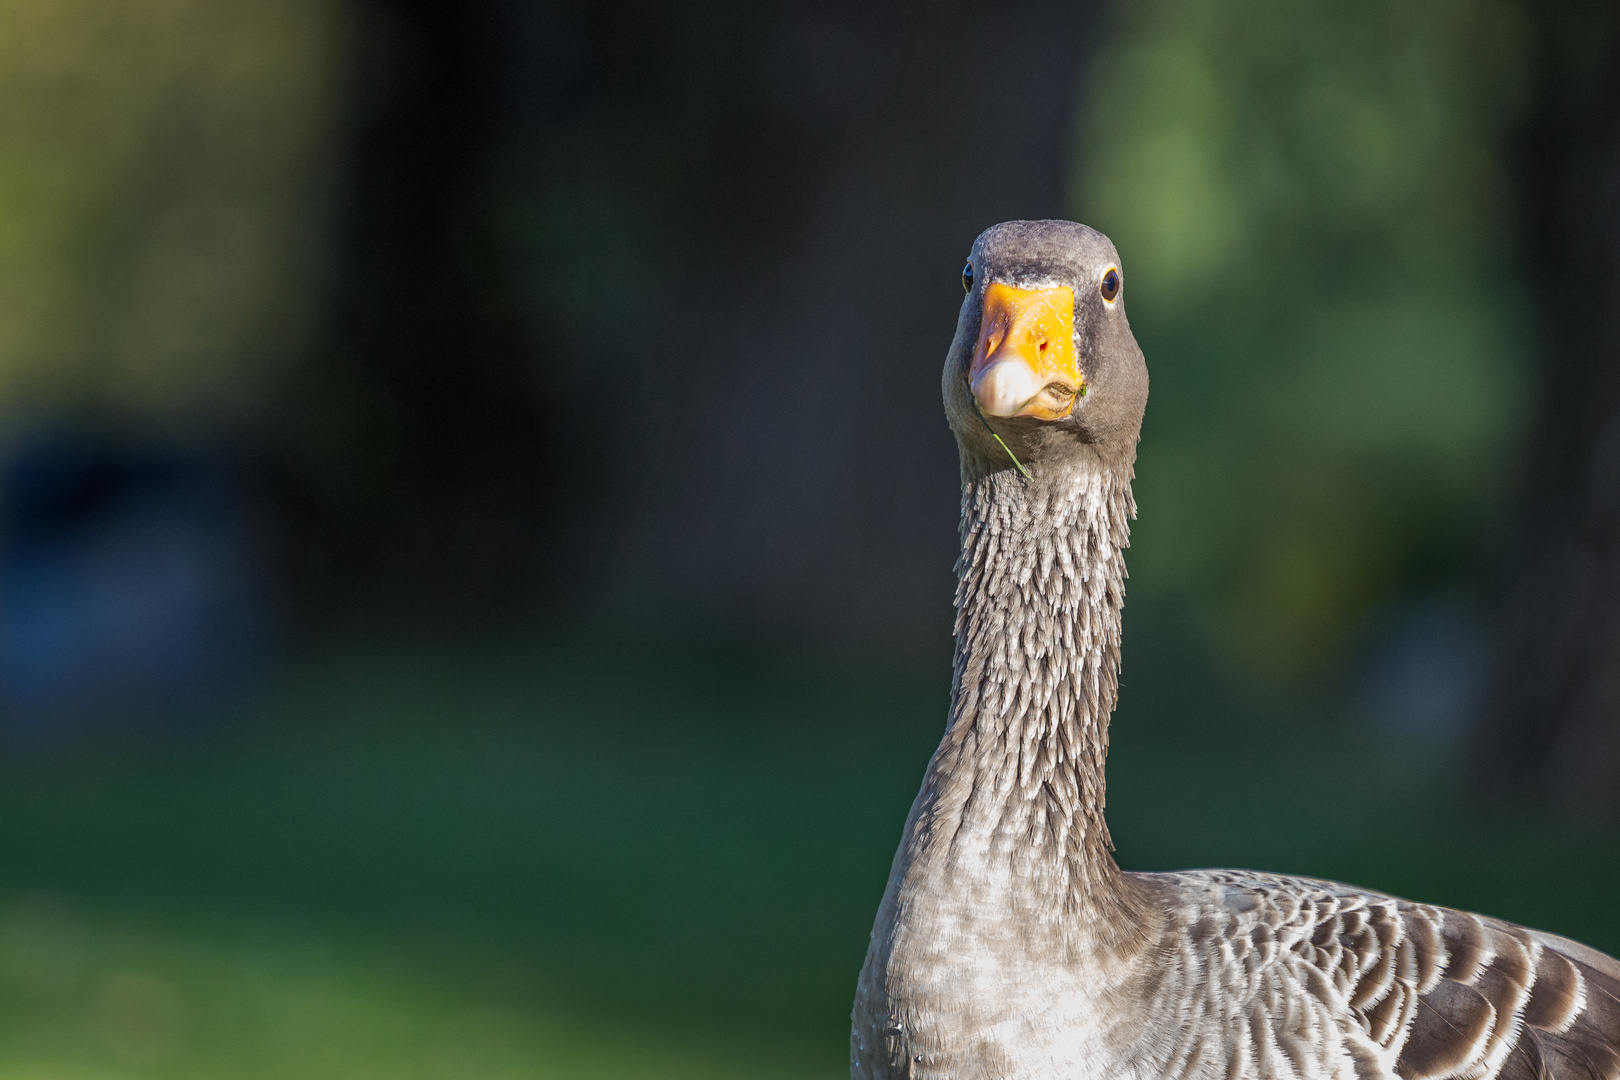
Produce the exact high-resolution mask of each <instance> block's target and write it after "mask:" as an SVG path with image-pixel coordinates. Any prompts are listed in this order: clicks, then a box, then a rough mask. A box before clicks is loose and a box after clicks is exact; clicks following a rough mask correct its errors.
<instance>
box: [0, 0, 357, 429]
mask: <svg viewBox="0 0 1620 1080" xmlns="http://www.w3.org/2000/svg"><path fill="white" fill-rule="evenodd" d="M345 35H346V28H345V24H344V20H343V18H342V9H341V8H340V7H339V5H337V4H336V3H333V2H332V0H286V2H278V3H274V4H256V3H252V2H248V0H164V2H155V0H137V2H130V3H117V4H104V3H96V2H94V0H0V405H8V406H11V407H12V409H13V411H15V408H16V407H17V406H18V405H19V404H21V405H24V406H28V407H33V408H43V409H46V410H49V411H53V412H56V411H62V410H67V411H74V410H86V409H89V410H96V411H99V412H101V413H103V414H106V413H111V414H113V415H114V416H120V415H122V416H128V415H130V414H132V413H133V414H136V415H146V416H148V417H150V416H153V415H156V416H163V415H166V414H174V413H176V412H179V413H185V412H195V411H197V410H198V409H204V410H208V411H218V410H225V411H229V412H241V411H243V410H253V409H257V408H259V407H260V406H262V404H263V402H264V397H265V392H266V390H267V388H268V387H269V386H270V385H271V380H273V379H274V378H275V377H276V376H277V375H279V374H281V372H282V369H283V368H284V366H285V365H286V364H288V363H289V362H291V361H293V360H294V359H296V358H297V357H298V356H299V354H300V351H301V350H304V349H307V348H308V347H309V345H310V343H311V342H312V340H314V338H315V336H316V334H317V333H318V332H319V331H320V330H321V329H322V327H321V325H320V320H321V317H322V315H323V311H322V307H321V301H322V300H323V299H324V298H325V297H324V293H323V286H324V285H325V284H326V283H327V279H328V277H329V275H330V266H329V258H328V256H329V247H330V245H331V242H332V237H331V225H332V221H331V217H332V213H331V211H332V195H333V193H334V190H335V188H334V180H335V177H333V176H332V175H331V173H332V154H331V150H332V141H333V139H334V138H335V137H336V136H337V135H338V134H339V130H340V127H341V121H342V111H343V110H342V99H343V93H342V91H343V85H342V84H343V68H342V59H343V55H342V54H343V48H344V44H345V41H346V36H345Z"/></svg>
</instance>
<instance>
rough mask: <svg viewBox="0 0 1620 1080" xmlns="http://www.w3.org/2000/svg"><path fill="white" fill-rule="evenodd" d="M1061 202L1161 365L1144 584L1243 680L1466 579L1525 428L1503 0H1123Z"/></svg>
mask: <svg viewBox="0 0 1620 1080" xmlns="http://www.w3.org/2000/svg"><path fill="white" fill-rule="evenodd" d="M1109 26H1110V29H1111V35H1110V36H1109V37H1108V38H1106V39H1105V41H1106V45H1105V47H1104V48H1103V51H1102V53H1101V55H1100V56H1099V57H1098V59H1097V62H1096V64H1095V66H1094V68H1093V70H1092V72H1091V76H1090V92H1089V96H1088V98H1087V99H1086V108H1085V109H1084V111H1083V113H1082V116H1081V121H1082V127H1081V134H1080V137H1079V139H1078V140H1077V144H1078V146H1079V147H1080V150H1081V152H1080V156H1079V168H1078V170H1077V173H1076V176H1077V187H1076V194H1077V200H1076V202H1077V207H1078V209H1079V213H1080V215H1081V217H1082V219H1083V220H1087V221H1089V222H1091V223H1093V224H1095V225H1097V226H1098V227H1100V228H1102V229H1103V230H1104V231H1106V232H1108V233H1109V234H1110V235H1111V236H1112V237H1113V238H1114V239H1115V241H1116V242H1117V243H1118V245H1119V248H1120V250H1121V252H1122V254H1123V258H1124V261H1125V267H1126V281H1127V286H1126V288H1127V291H1128V294H1129V295H1130V296H1131V301H1130V310H1131V313H1132V318H1133V325H1134V327H1135V328H1136V330H1137V333H1138V336H1139V337H1140V339H1141V340H1142V342H1143V345H1144V348H1145V350H1146V352H1147V355H1148V359H1149V363H1150V366H1151V367H1152V371H1153V380H1154V387H1153V400H1152V405H1151V408H1150V409H1149V411H1148V419H1147V427H1146V432H1145V435H1144V441H1143V445H1142V451H1141V460H1140V465H1139V469H1138V473H1139V476H1140V484H1139V496H1140V498H1141V501H1142V504H1143V509H1144V516H1143V520H1142V523H1141V525H1140V527H1139V529H1138V530H1137V534H1136V543H1135V550H1134V553H1133V563H1132V569H1133V571H1134V576H1133V579H1132V581H1133V589H1134V590H1136V595H1137V596H1139V597H1140V596H1143V595H1148V596H1153V595H1161V596H1163V595H1169V596H1174V597H1179V598H1181V600H1182V601H1185V602H1186V603H1187V604H1188V606H1189V607H1190V609H1191V611H1192V614H1193V617H1194V619H1195V620H1196V621H1197V622H1198V623H1199V624H1200V625H1202V627H1203V628H1204V631H1205V635H1204V636H1205V638H1206V640H1207V641H1208V643H1209V644H1210V646H1211V648H1212V649H1213V652H1214V655H1215V656H1216V657H1217V658H1218V664H1219V666H1220V667H1221V668H1222V669H1223V670H1224V671H1225V672H1226V673H1227V674H1229V675H1230V676H1231V677H1232V678H1233V679H1234V681H1235V682H1236V684H1237V685H1238V686H1239V687H1240V688H1241V689H1242V691H1243V692H1244V693H1249V694H1252V693H1256V692H1258V693H1261V694H1263V695H1265V694H1270V695H1277V696H1281V697H1284V698H1286V697H1289V696H1291V695H1293V694H1295V693H1298V692H1301V691H1310V690H1313V689H1315V690H1320V689H1321V688H1322V687H1323V686H1325V685H1329V684H1330V682H1331V680H1332V679H1334V678H1337V677H1340V676H1341V675H1342V673H1343V671H1344V669H1345V662H1346V657H1347V656H1348V655H1349V653H1350V651H1351V649H1352V648H1353V646H1354V643H1355V640H1356V638H1357V636H1358V635H1359V634H1362V633H1364V632H1365V626H1366V624H1367V619H1368V618H1369V616H1370V615H1371V614H1372V613H1374V612H1376V611H1377V609H1378V608H1379V607H1380V605H1383V604H1387V603H1388V602H1389V601H1390V599H1391V598H1392V597H1396V596H1398V595H1400V594H1402V593H1406V594H1411V593H1412V592H1423V591H1428V592H1435V591H1439V590H1444V589H1446V588H1448V587H1456V586H1457V584H1458V583H1459V582H1462V581H1465V580H1466V578H1467V577H1468V575H1469V574H1470V573H1471V572H1472V570H1473V569H1474V567H1475V565H1476V563H1477V562H1478V560H1479V559H1480V557H1481V555H1482V553H1483V550H1484V548H1485V546H1486V544H1487V542H1488V539H1489V535H1490V528H1489V526H1490V523H1491V521H1492V520H1493V517H1494V515H1495V514H1497V513H1498V512H1499V508H1500V505H1501V501H1502V497H1503V494H1504V490H1505V488H1507V487H1508V485H1507V484H1505V483H1504V479H1503V478H1504V475H1511V473H1512V470H1513V467H1514V462H1515V457H1516V454H1517V451H1518V448H1519V446H1520V445H1521V444H1520V433H1521V431H1522V428H1523V424H1522V417H1523V412H1524V407H1523V402H1524V400H1525V399H1526V396H1527V391H1526V389H1525V381H1526V378H1525V377H1526V364H1527V362H1526V351H1525V341H1526V338H1527V334H1528V324H1529V322H1530V319H1531V307H1530V305H1529V304H1528V303H1525V302H1521V299H1522V298H1523V297H1524V296H1525V292H1524V283H1525V282H1526V281H1527V278H1526V277H1525V275H1524V273H1523V268H1522V267H1521V266H1520V265H1519V264H1518V262H1517V259H1518V255H1519V251H1520V248H1519V236H1518V234H1517V232H1516V230H1515V222H1516V215H1515V206H1514V202H1513V187H1512V180H1513V174H1512V171H1511V164H1510V161H1509V160H1508V155H1507V154H1506V151H1505V149H1504V147H1505V142H1504V140H1505V137H1506V135H1507V133H1508V132H1509V131H1510V130H1511V128H1512V125H1514V124H1515V123H1517V122H1518V121H1519V120H1520V119H1521V117H1522V106H1521V101H1522V98H1523V95H1524V92H1525V89H1526V86H1527V79H1528V77H1529V71H1530V64H1531V57H1530V56H1529V55H1528V50H1527V49H1526V47H1525V45H1524V26H1525V17H1524V15H1523V13H1522V12H1521V11H1520V10H1519V9H1517V8H1515V7H1514V6H1512V5H1511V4H1508V3H1506V2H1504V0H1444V2H1440V3H1433V4H1417V5H1413V4H1405V3H1400V2H1399V0H1374V2H1370V3H1361V4H1348V5H1342V4H1341V5H1331V4H1316V3H1299V2H1294V0H1221V2H1218V3H1197V2H1188V0H1146V2H1140V3H1132V4H1119V5H1116V7H1115V8H1114V10H1113V15H1112V19H1111V22H1110V24H1109Z"/></svg>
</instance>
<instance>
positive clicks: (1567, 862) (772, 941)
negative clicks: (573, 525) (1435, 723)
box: [0, 633, 1620, 1080]
mask: <svg viewBox="0 0 1620 1080" xmlns="http://www.w3.org/2000/svg"><path fill="white" fill-rule="evenodd" d="M1138 638H1139V640H1140V641H1141V642H1142V647H1141V648H1139V649H1138V650H1137V651H1136V652H1135V653H1133V654H1132V661H1131V664H1130V665H1128V666H1127V679H1126V692H1125V707H1124V709H1123V711H1122V713H1121V716H1120V718H1119V721H1118V723H1117V725H1116V731H1115V738H1114V753H1113V756H1112V761H1111V769H1110V784H1109V816H1110V822H1111V824H1112V826H1113V831H1114V837H1115V839H1116V841H1117V842H1118V844H1119V855H1120V859H1121V861H1122V862H1123V863H1124V864H1125V865H1126V866H1127V867H1131V868H1140V869H1167V868H1172V867H1176V866H1200V865H1202V866H1207V865H1247V866H1256V867H1259V868H1262V869H1269V870H1276V871H1281V872H1293V873H1304V874H1312V875H1319V876H1327V877H1335V878H1339V879H1342V880H1350V881H1354V882H1357V883H1359V884H1363V885H1367V886H1370V887H1374V888H1382V889H1386V890H1389V891H1392V892H1395V893H1397V894H1401V895H1407V896H1411V897H1413V898H1416V899H1421V900H1427V901H1431V902H1439V903H1447V904H1455V905H1459V906H1466V907H1470V908H1473V909H1476V910H1483V911H1486V912H1488V913H1492V914H1497V915H1501V916H1504V917H1508V918H1514V919H1519V920H1523V921H1528V922H1530V923H1532V924H1533V925H1539V926H1542V927H1544V928H1546V929H1550V930H1555V931H1558V932H1562V933H1568V934H1571V935H1573V936H1577V937H1580V938H1583V939H1586V940H1588V941H1590V942H1591V943H1592V944H1593V945H1596V946H1598V947H1601V948H1605V949H1610V950H1613V949H1615V948H1617V947H1620V923H1616V922H1615V920H1614V919H1613V917H1612V914H1611V913H1610V910H1609V906H1610V905H1609V903H1608V900H1607V898H1609V897H1612V896H1613V895H1614V892H1615V890H1616V888H1620V847H1617V845H1616V843H1615V840H1614V838H1613V837H1612V836H1604V835H1596V834H1593V835H1579V834H1574V833H1571V832H1570V830H1569V829H1568V827H1567V826H1564V825H1561V824H1559V823H1556V822H1548V821H1538V820H1534V819H1530V818H1514V817H1511V816H1509V815H1504V814H1500V813H1498V814H1495V815H1492V814H1480V813H1478V812H1476V811H1475V810H1474V809H1472V808H1471V805H1470V803H1469V802H1468V801H1467V800H1466V799H1463V798H1461V797H1459V795H1458V794H1457V792H1458V790H1459V789H1458V784H1457V778H1458V776H1459V775H1460V773H1461V770H1462V767H1463V763H1464V761H1465V759H1464V757H1463V756H1462V755H1461V749H1460V748H1459V747H1457V746H1454V745H1449V744H1443V743H1438V742H1432V741H1431V742H1428V743H1424V742H1423V741H1421V740H1417V741H1414V740H1411V739H1406V740H1403V739H1401V738H1397V737H1395V736H1393V735H1391V734H1390V733H1388V732H1381V731H1379V730H1377V729H1376V728H1372V727H1367V726H1361V727H1353V726H1347V725H1345V724H1335V723H1329V722H1326V721H1316V720H1312V719H1311V718H1308V717H1297V716H1296V717H1290V718H1277V719H1276V720H1275V721H1273V722H1270V723H1268V722H1262V721H1258V720H1256V719H1255V718H1252V717H1249V718H1245V717H1242V716H1239V715H1235V714H1233V713H1232V712H1231V711H1230V710H1224V709H1223V708H1222V707H1220V705H1219V703H1218V699H1217V698H1216V697H1214V696H1212V695H1210V694H1209V693H1208V692H1207V690H1206V689H1204V688H1203V685H1202V683H1201V682H1200V679H1199V677H1198V676H1197V675H1196V673H1193V674H1189V673H1188V672H1187V671H1186V670H1185V669H1182V670H1181V681H1179V682H1178V681H1177V680H1176V679H1173V678H1171V677H1170V676H1171V674H1172V673H1173V672H1174V671H1175V670H1176V669H1174V668H1173V667H1172V666H1171V665H1170V664H1168V663H1166V662H1165V661H1164V658H1163V657H1159V658H1155V657H1154V655H1153V651H1152V650H1153V646H1152V642H1153V638H1152V635H1151V634H1145V633H1144V634H1140V635H1138ZM608 652H610V651H601V650H599V651H598V652H597V653H596V654H595V658H592V657H591V656H587V655H585V654H581V653H578V652H567V653H563V652H555V651H547V650H544V649H541V650H514V651H509V652H507V653H505V654H500V653H497V652H488V653H485V654H482V655H478V656H474V657H473V658H471V659H469V658H467V657H466V656H458V655H457V654H454V653H453V652H451V651H449V650H427V651H420V652H410V651H407V650H396V651H395V652H394V653H392V654H391V655H386V656H382V657H381V658H378V659H375V660H372V661H364V662H362V661H356V660H354V659H353V658H352V657H351V658H349V659H346V660H337V661H327V662H323V663H321V664H319V665H314V666H312V667H311V669H310V670H308V671H306V672H305V673H304V674H302V675H298V676H296V677H291V678H287V679H284V680H281V681H280V682H279V683H278V684H277V687H278V688H276V689H273V690H269V691H266V692H264V693H261V694H259V695H257V696H256V698H255V700H254V701H253V702H252V703H251V704H248V705H243V706H240V707H237V708H232V709H215V710H210V711H208V712H207V714H206V716H204V717H199V718H194V719H193V721H192V725H191V727H189V728H182V729H173V728H171V729H170V730H169V731H168V733H167V734H164V735H161V736H153V735H151V734H150V733H148V734H146V735H141V736H136V735H134V734H132V733H129V732H126V733H125V734H123V735H117V734H115V735H113V736H111V737H109V736H108V735H107V734H106V733H102V734H100V735H97V736H96V737H94V738H86V739H83V740H81V741H80V742H79V743H78V744H77V745H75V744H74V743H73V742H72V740H69V741H68V742H66V743H60V744H57V745H54V746H39V745H35V746H32V747H29V748H24V747H18V746H13V747H12V748H10V749H9V750H7V751H6V753H5V760H4V761H3V762H0V823H3V827H0V1080H5V1078H10V1077H29V1078H46V1077H56V1078H63V1080H80V1078H84V1080H88V1078H113V1077H199V1078H200V1077H210V1078H216V1077H217V1078H235V1077H262V1078H282V1077H285V1078H289V1080H290V1078H293V1077H298V1078H300V1080H306V1078H309V1080H320V1078H328V1077H330V1078H350V1077H378V1078H395V1077H399V1078H413V1077H445V1078H451V1077H468V1078H478V1080H483V1078H496V1080H499V1078H504V1077H537V1078H539V1077H608V1078H613V1077H687V1076H691V1077H713V1078H720V1080H724V1078H726V1077H806V1078H810V1077H834V1076H838V1075H842V1074H843V1073H844V1071H845V1069H846V1066H845V1064H844V1062H845V1060H846V1057H845V1054H846V1051H845V1045H846V1042H845V1040H846V1038H847V1034H846V1033H847V1030H848V1029H847V1022H848V1021H847V1017H848V1009H849V1004H850V999H851V995H852V993H853V988H854V980H855V974H856V971H857V970H858V968H859V966H860V961H861V957H862V954H863V953H864V951H865V948H866V939H867V931H868V929H869V928H870V925H871V918H872V913H873V911H874V910H875V907H876V904H877V900H878V896H879V894H880V892H881V890H882V887H883V882H884V879H885V877H886V874H887V871H888V864H889V859H890V856H891V855H892V853H893V850H894V845H895V843H896V840H897V838H898V836H899V831H900V825H901V821H902V820H903V818H904V815H905V812H906V807H907V806H908V804H909V803H910V800H911V797H912V795H913V794H914V793H915V791H916V786H917V783H918V780H919V779H920V777H921V774H922V770H923V766H924V764H925V762H926V760H927V757H928V754H929V752H930V750H931V749H932V746H933V743H934V742H935V741H936V740H937V738H938V734H939V730H940V727H941V724H942V722H943V719H944V709H945V700H944V699H945V689H946V685H947V672H946V671H945V670H943V666H944V665H943V658H942V662H941V665H940V667H941V670H939V671H935V672H924V673H923V674H922V676H921V677H920V678H916V679H914V678H911V677H905V678H901V677H899V676H898V675H896V674H895V673H893V672H891V673H889V674H888V675H887V676H882V677H873V678H866V679H852V678H850V677H848V676H847V675H845V676H841V677H838V678H833V677H829V676H827V675H825V674H822V675H806V674H803V673H793V672H789V671H782V670H767V671H762V670H759V669H751V668H747V667H721V666H717V665H715V664H714V663H712V662H708V661H705V662H698V663H686V664H667V663H666V664H663V665H662V666H660V665H656V664H649V663H647V662H645V660H644V658H643V659H639V660H637V662H635V663H633V664H618V663H608V662H606V661H605V660H603V659H601V657H602V656H603V655H607V654H608ZM1139 673H1145V674H1141V675H1140V677H1139ZM1154 673H1157V674H1156V675H1155V674H1154ZM1148 676H1152V677H1148Z"/></svg>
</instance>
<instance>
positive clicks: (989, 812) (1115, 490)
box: [930, 461, 1136, 914]
mask: <svg viewBox="0 0 1620 1080" xmlns="http://www.w3.org/2000/svg"><path fill="white" fill-rule="evenodd" d="M1130 479H1131V477H1130V468H1129V466H1128V465H1125V466H1124V467H1122V468H1121V469H1119V470H1118V471H1117V472H1116V471H1115V470H1112V469H1108V468H1105V467H1103V466H1102V465H1100V464H1099V463H1097V462H1095V461H1088V462H1084V463H1078V464H1075V465H1072V466H1069V467H1067V468H1065V469H1063V470H1061V471H1056V472H1053V471H1046V470H1042V471H1038V472H1037V473H1036V475H1035V478H1034V480H1033V481H1026V480H1024V479H1023V478H1022V477H1020V476H1018V475H1016V474H1015V473H1013V472H1011V471H1010V470H1004V471H1001V472H996V473H992V474H990V475H988V476H984V477H981V478H978V479H973V480H969V481H968V482H967V483H966V484H965V485H964V487H963V491H962V523H961V531H962V554H961V561H960V562H959V563H958V565H957V574H958V583H957V590H956V666H955V673H954V677H953V679H952V708H951V719H950V724H949V727H948V729H947V731H946V734H945V738H944V741H943V742H942V743H941V745H940V750H939V753H938V754H936V755H935V760H934V762H933V765H932V766H931V768H930V772H931V773H932V774H933V775H932V776H931V777H930V779H931V780H933V781H934V783H935V785H936V786H935V791H936V792H937V793H938V794H939V795H940V796H943V804H954V805H955V806H956V807H959V808H960V813H961V816H960V818H958V819H957V821H956V822H954V823H953V825H954V827H955V828H956V829H958V830H962V829H966V830H969V831H976V832H980V833H981V834H984V835H986V837H987V839H988V843H989V845H990V847H991V848H992V849H993V850H994V849H1001V850H1003V851H1005V852H1006V853H1007V855H1008V857H1009V859H1010V863H1011V865H1012V866H1013V868H1014V873H1015V874H1019V876H1023V877H1027V878H1029V879H1030V880H1029V881H1028V882H1026V885H1027V886H1028V887H1029V888H1030V889H1031V890H1032V891H1033V892H1034V893H1035V896H1034V897H1032V899H1037V900H1039V901H1044V902H1051V901H1057V902H1059V903H1060V904H1062V906H1063V907H1065V908H1070V909H1072V908H1074V907H1080V908H1086V909H1089V910H1091V911H1093V912H1097V913H1099V914H1101V913H1102V912H1099V911H1098V909H1099V908H1107V907H1108V906H1109V905H1110V904H1111V902H1113V901H1115V900H1118V899H1122V898H1121V897H1120V896H1119V878H1120V871H1119V868H1118V866H1117V864H1115V862H1114V859H1113V855H1112V851H1113V843H1112V841H1111V840H1110V839H1109V836H1108V827H1107V825H1106V824H1105V823H1104V820H1103V805H1104V780H1103V766H1104V759H1105V758H1106V756H1107V753H1108V719H1109V715H1110V714H1111V713H1112V712H1113V709H1114V703H1115V701H1116V700H1117V698H1118V692H1119V663H1120V613H1121V608H1122V606H1123V603H1124V592H1125V556H1124V549H1125V547H1126V545H1127V544H1128V543H1129V542H1130V520H1131V519H1132V518H1134V517H1135V516H1136V502H1135V500H1134V498H1133V497H1132V495H1131V486H1130ZM950 792H954V793H955V797H952V795H951V794H950ZM935 809H936V812H937V811H939V810H943V809H945V805H942V803H936V806H935ZM1020 869H1022V873H1020ZM1054 893H1055V894H1056V895H1054Z"/></svg>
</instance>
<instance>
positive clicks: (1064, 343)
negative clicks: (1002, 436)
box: [968, 282, 1085, 420]
mask: <svg viewBox="0 0 1620 1080" xmlns="http://www.w3.org/2000/svg"><path fill="white" fill-rule="evenodd" d="M968 384H969V387H970V388H971V389H972V391H973V396H974V398H975V399H976V400H977V401H978V403H979V410H980V411H981V412H983V413H984V414H985V415H986V416H1033V417H1035V418H1036V419H1038V420H1062V419H1063V418H1064V417H1066V416H1068V415H1069V414H1070V413H1071V412H1073V411H1074V400H1075V396H1076V395H1078V394H1079V393H1080V392H1081V391H1082V389H1083V388H1084V387H1085V379H1084V378H1082V377H1081V375H1080V365H1079V363H1078V362H1077V360H1076V357H1075V352H1074V290H1072V289H1070V288H1069V287H1068V286H1067V285H1059V286H1056V287H1055V288H1051V289H1015V288H1013V287H1012V286H1011V285H1003V284H1001V283H1000V282H993V283H991V284H990V286H989V287H987V288H986V289H985V290H984V316H983V319H982V320H981V322H980V324H979V343H978V345H977V346H976V347H975V348H974V350H973V366H972V367H971V368H970V369H969V370H968Z"/></svg>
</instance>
